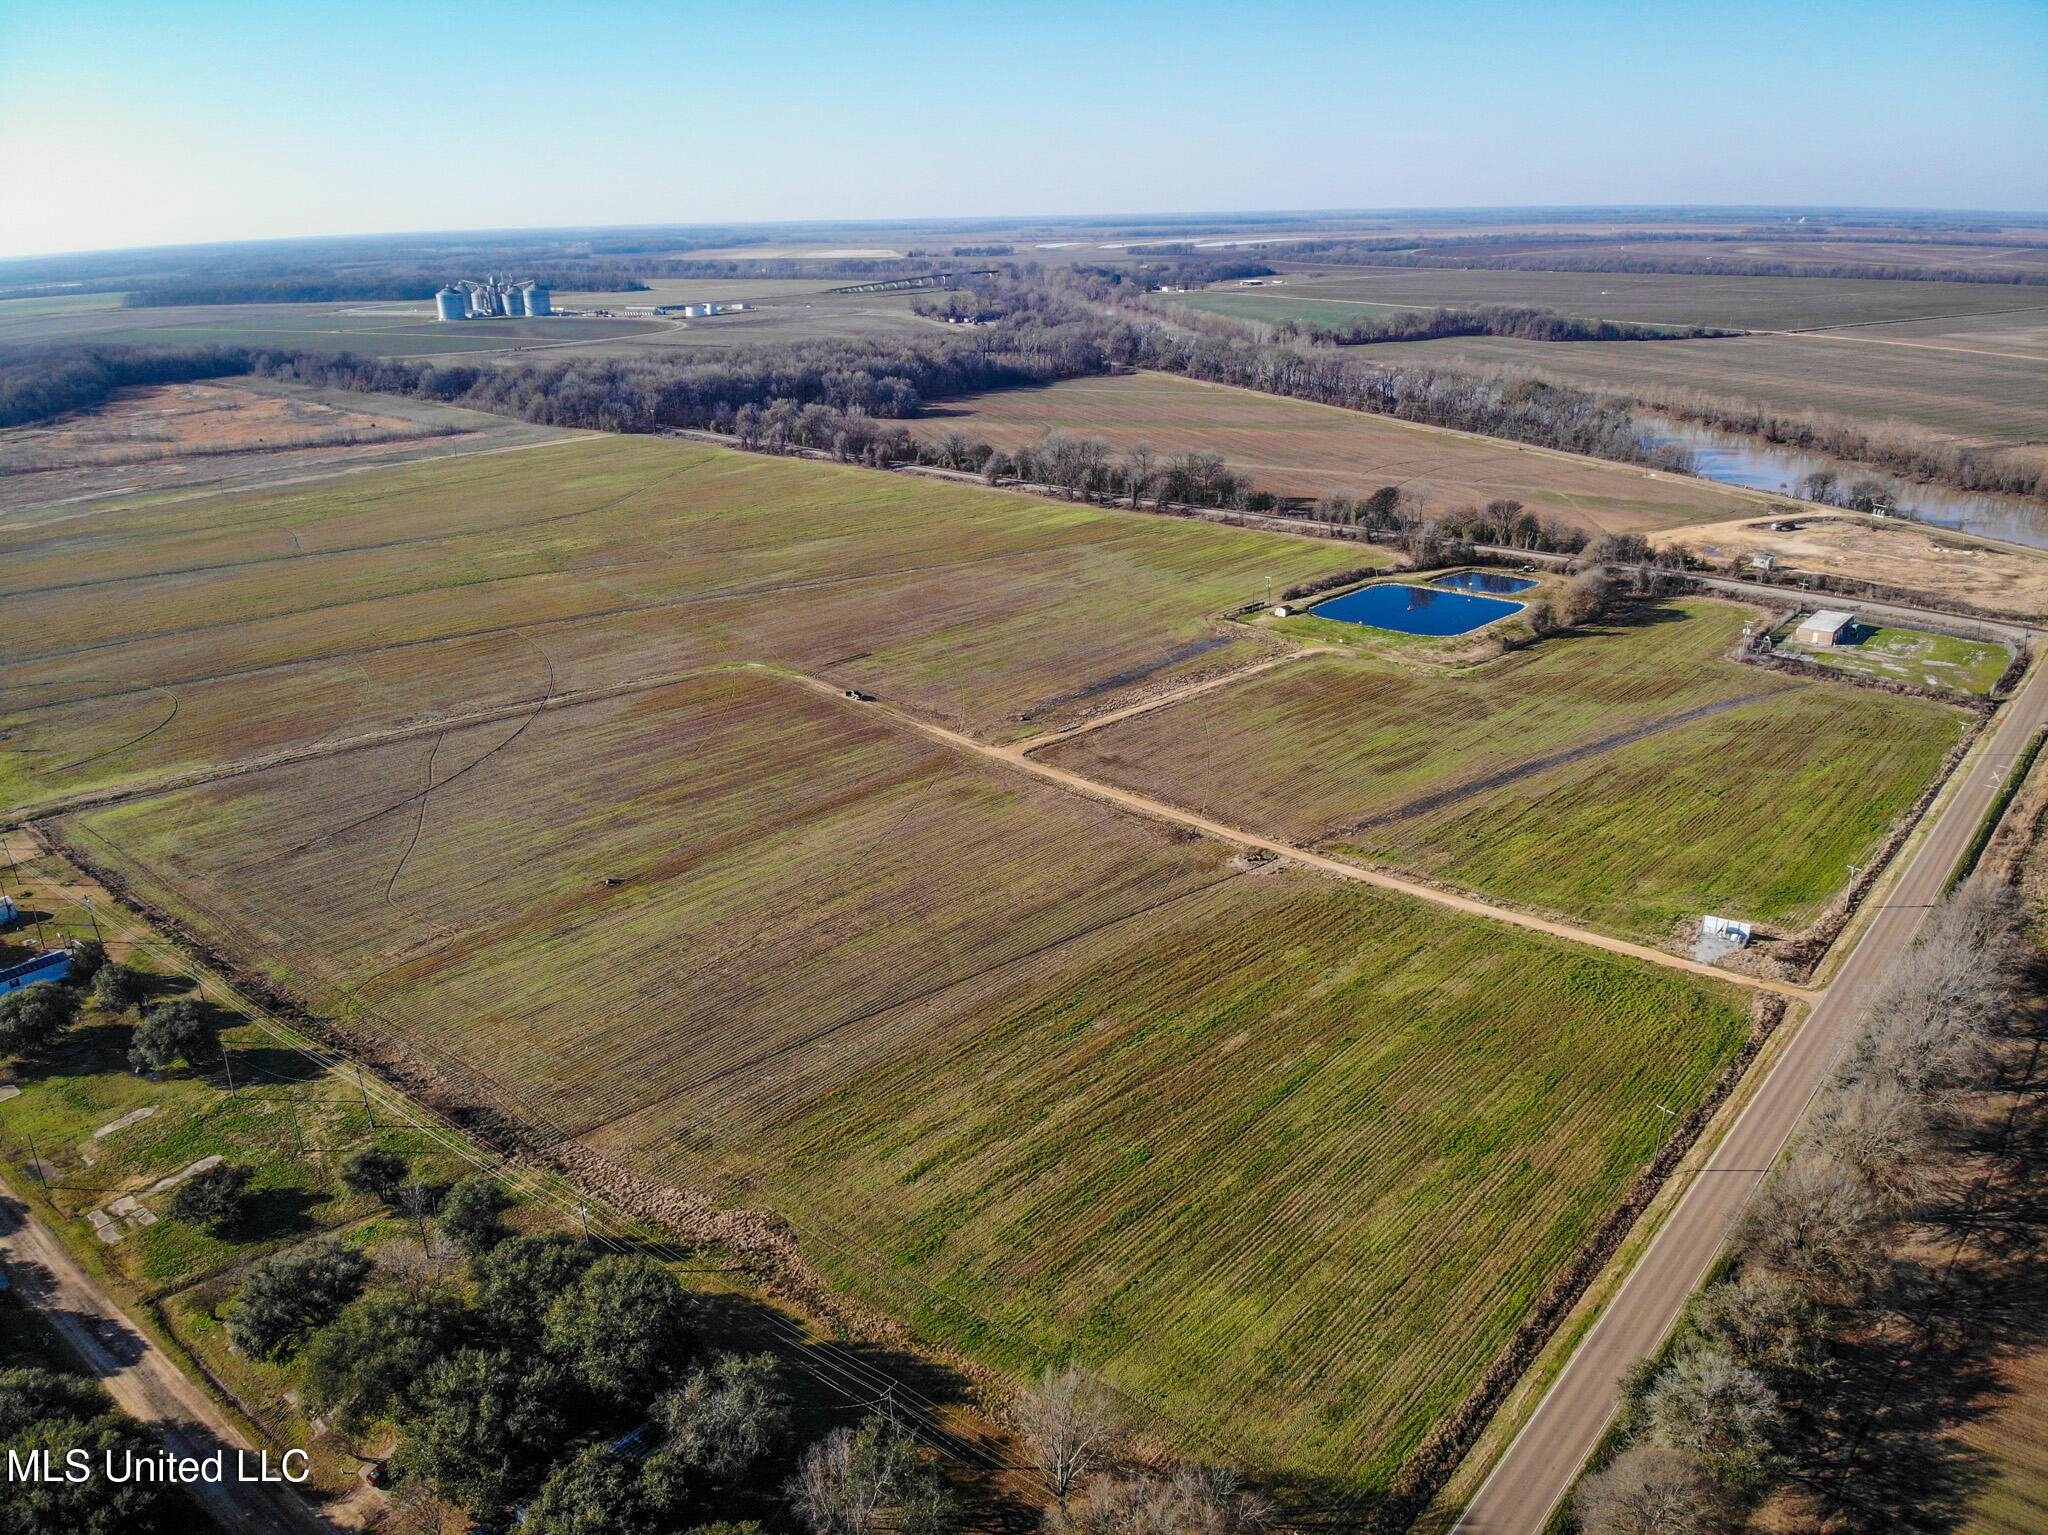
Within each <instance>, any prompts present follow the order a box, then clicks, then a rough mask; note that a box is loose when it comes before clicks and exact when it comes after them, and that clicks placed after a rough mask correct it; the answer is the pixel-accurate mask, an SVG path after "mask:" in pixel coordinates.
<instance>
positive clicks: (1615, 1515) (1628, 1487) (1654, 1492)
mask: <svg viewBox="0 0 2048 1535" xmlns="http://www.w3.org/2000/svg"><path fill="white" fill-rule="evenodd" d="M1576 1502H1577V1509H1578V1515H1579V1523H1580V1525H1581V1526H1582V1527H1583V1528H1584V1530H1585V1532H1586V1535H1721V1532H1723V1531H1727V1530H1732V1529H1734V1528H1735V1527H1736V1519H1737V1517H1738V1513H1739V1510H1738V1505H1737V1503H1736V1500H1735V1499H1734V1497H1733V1496H1732V1495H1731V1494H1730V1493H1729V1492H1728V1489H1727V1488H1725V1487H1723V1486H1721V1485H1720V1484H1719V1483H1717V1482H1716V1481H1715V1480H1714V1479H1713V1478H1712V1477H1711V1476H1709V1475H1707V1473H1706V1471H1705V1470H1704V1469H1703V1468H1702V1467H1701V1466H1700V1463H1699V1462H1698V1461H1697V1460H1695V1459H1694V1458H1693V1457H1692V1456H1690V1455H1688V1454H1686V1453H1685V1452H1684V1451H1683V1450H1671V1449H1665V1448H1662V1447H1660V1446H1657V1445H1638V1446H1636V1447H1635V1448H1634V1449H1632V1450H1627V1451H1624V1452H1623V1453H1622V1454H1620V1455H1618V1456H1616V1457H1615V1461H1614V1464H1613V1465H1611V1466H1609V1467H1608V1468H1607V1469H1606V1470H1605V1471H1602V1472H1601V1473H1600V1474H1599V1475H1598V1476H1593V1477H1589V1478H1587V1480H1586V1482H1585V1484H1584V1485H1583V1486H1582V1487H1580V1488H1579V1492H1578V1497H1577V1500H1576Z"/></svg>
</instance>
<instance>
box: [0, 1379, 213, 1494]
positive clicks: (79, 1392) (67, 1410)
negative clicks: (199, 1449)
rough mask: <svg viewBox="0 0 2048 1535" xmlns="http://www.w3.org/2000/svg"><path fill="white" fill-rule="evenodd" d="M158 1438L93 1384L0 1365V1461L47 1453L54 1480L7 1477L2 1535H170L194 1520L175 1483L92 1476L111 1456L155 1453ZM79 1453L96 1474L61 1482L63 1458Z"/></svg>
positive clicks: (159, 1449)
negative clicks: (61, 1534) (70, 1534)
mask: <svg viewBox="0 0 2048 1535" xmlns="http://www.w3.org/2000/svg"><path fill="white" fill-rule="evenodd" d="M162 1449H163V1446H162V1444H161V1443H160V1442H158V1440H157V1439H156V1438H155V1437H154V1436H153V1435H151V1434H149V1433H148V1432H147V1431H145V1430H144V1429H143V1428H142V1426H141V1425H140V1424H138V1423H136V1422H135V1420H134V1419H132V1418H129V1417H127V1416H126V1415H124V1414H123V1413H121V1412H120V1411H119V1410H118V1409H117V1408H116V1407H115V1406H114V1404H113V1402H112V1401H110V1400H109V1399H108V1397H107V1394H106V1393H105V1392H104V1391H102V1390H101V1389H100V1388H99V1387H98V1386H97V1385H95V1384H94V1383H93V1382H91V1381H89V1380H86V1379H84V1378H82V1377H80V1376H77V1375H64V1374H59V1373H58V1372H56V1371H54V1370H46V1369H39V1368H18V1367H17V1368H0V1458H6V1459H13V1460H14V1461H15V1462H16V1463H17V1464H29V1463H30V1462H29V1459H28V1457H30V1456H32V1455H33V1456H41V1455H48V1456H49V1458H50V1462H51V1464H52V1466H53V1467H54V1468H55V1471H54V1474H55V1475H56V1477H57V1478H58V1480H56V1481H54V1482H52V1481H42V1480H33V1479H18V1480H17V1479H10V1480H9V1481H8V1483H7V1492H6V1495H5V1496H4V1497H0V1535H51V1532H53V1531H58V1530H63V1531H76V1532H80V1535H175V1532H177V1531H182V1530H190V1529H192V1528H194V1527H195V1525H196V1524H197V1523H198V1521H199V1516H198V1511H197V1510H196V1509H194V1508H193V1507H192V1505H191V1504H190V1503H188V1502H187V1501H186V1500H185V1498H184V1497H183V1495H182V1494H180V1493H179V1492H178V1491H177V1490H176V1489H175V1488H173V1487H171V1486H167V1485H165V1484H163V1483H160V1482H116V1481H111V1480H109V1479H108V1478H107V1477H105V1476H103V1475H99V1474H97V1473H98V1472H99V1471H100V1470H101V1468H103V1467H104V1466H105V1464H106V1460H105V1457H106V1456H107V1455H109V1454H112V1455H113V1457H114V1464H115V1465H116V1467H119V1466H120V1465H122V1464H123V1457H124V1456H125V1455H131V1454H132V1455H134V1456H136V1457H137V1458H153V1457H155V1456H156V1455H158V1454H160V1453H161V1452H162ZM74 1450H79V1451H83V1452H84V1453H85V1454H86V1455H87V1457H89V1462H90V1464H91V1465H92V1467H93V1468H94V1471H95V1475H93V1476H92V1477H91V1478H90V1479H89V1480H87V1481H82V1482H70V1481H65V1480H64V1479H63V1477H64V1472H65V1467H66V1464H67V1462H66V1459H65V1457H66V1456H68V1455H70V1454H71V1452H73V1451H74Z"/></svg>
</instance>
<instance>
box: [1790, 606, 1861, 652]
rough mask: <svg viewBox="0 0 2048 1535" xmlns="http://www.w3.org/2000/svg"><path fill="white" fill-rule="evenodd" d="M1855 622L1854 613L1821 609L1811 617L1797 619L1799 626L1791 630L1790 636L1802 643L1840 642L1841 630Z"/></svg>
mask: <svg viewBox="0 0 2048 1535" xmlns="http://www.w3.org/2000/svg"><path fill="white" fill-rule="evenodd" d="M1855 622H1856V615H1855V614H1854V613H1838V612H1835V611H1834V610H1833V609H1823V610H1822V611H1820V612H1818V613H1815V614H1814V615H1813V616H1812V617H1811V618H1802V619H1800V620H1799V627H1798V628H1796V629H1794V630H1793V631H1792V638H1793V639H1795V640H1797V641H1798V642H1799V643H1800V644H1802V645H1835V644H1839V643H1840V642H1841V638H1842V631H1843V630H1844V629H1847V628H1848V627H1849V626H1850V625H1851V624H1853V623H1855Z"/></svg>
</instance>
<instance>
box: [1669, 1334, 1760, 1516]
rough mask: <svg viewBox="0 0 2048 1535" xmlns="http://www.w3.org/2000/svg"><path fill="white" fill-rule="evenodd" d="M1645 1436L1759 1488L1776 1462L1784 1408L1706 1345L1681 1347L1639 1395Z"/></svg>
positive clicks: (1751, 1374)
mask: <svg viewBox="0 0 2048 1535" xmlns="http://www.w3.org/2000/svg"><path fill="white" fill-rule="evenodd" d="M1644 1407H1645V1408H1646V1409H1647V1412H1648V1415H1649V1427H1650V1433H1651V1435H1652V1437H1653V1438H1654V1439H1655V1440H1656V1441H1657V1442H1659V1443H1661V1444H1663V1445H1665V1446H1666V1447H1668V1448H1670V1449H1674V1450H1684V1451H1687V1452H1689V1453H1690V1454H1692V1455H1693V1456H1695V1457H1697V1458H1698V1460H1699V1462H1700V1463H1701V1465H1702V1466H1704V1467H1706V1468H1707V1469H1708V1470H1709V1472H1710V1473H1711V1474H1712V1475H1714V1476H1715V1477H1717V1478H1719V1479H1720V1480H1721V1481H1724V1482H1727V1483H1728V1484H1730V1485H1731V1486H1734V1487H1743V1488H1753V1489H1761V1488H1762V1487H1764V1486H1765V1485H1767V1483H1768V1480H1769V1478H1770V1476H1771V1474H1772V1473H1773V1472H1774V1470H1775V1469H1776V1467H1777V1463H1778V1455H1777V1449H1776V1440H1777V1437H1778V1436H1779V1435H1780V1434H1781V1433H1782V1432H1783V1430H1784V1425H1785V1414H1784V1409H1783V1408H1782V1407H1781V1406H1780V1405H1779V1403H1778V1397H1777V1394H1776V1393H1775V1392H1773V1391H1772V1390H1771V1388H1770V1386H1769V1385H1768V1384H1767V1383H1766V1382H1765V1380H1764V1378H1763V1376H1761V1375H1759V1374H1758V1373H1757V1372H1756V1371H1755V1370H1752V1369H1750V1368H1749V1367H1748V1366H1747V1365H1744V1364H1740V1363H1738V1362H1737V1361H1736V1360H1735V1359H1733V1358H1731V1357H1730V1356H1729V1355H1728V1354H1727V1353H1726V1352H1725V1351H1723V1350H1721V1349H1719V1348H1716V1347H1714V1346H1713V1345H1712V1344H1703V1345H1700V1346H1698V1347H1695V1348H1692V1349H1688V1350H1687V1351H1686V1352H1685V1353H1683V1354H1682V1355H1680V1357H1679V1358H1678V1359H1677V1360H1676V1361H1675V1362H1674V1363H1673V1364H1672V1366H1671V1368H1670V1369H1668V1370H1666V1371H1665V1372H1664V1373H1663V1374H1662V1375H1661V1376H1660V1377H1658V1380H1657V1383H1656V1385H1655V1386H1653V1387H1652V1388H1651V1389H1650V1392H1649V1395H1648V1397H1647V1398H1646V1399H1645V1401H1644Z"/></svg>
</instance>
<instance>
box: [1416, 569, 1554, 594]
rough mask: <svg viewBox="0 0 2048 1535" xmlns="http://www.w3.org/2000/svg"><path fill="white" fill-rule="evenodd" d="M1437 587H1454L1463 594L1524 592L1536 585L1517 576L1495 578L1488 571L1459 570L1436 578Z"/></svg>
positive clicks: (1495, 576)
mask: <svg viewBox="0 0 2048 1535" xmlns="http://www.w3.org/2000/svg"><path fill="white" fill-rule="evenodd" d="M1436 584H1437V585H1438V586H1455V587H1457V588H1458V589H1459V590H1460V591H1464V592H1501V593H1505V592H1526V591H1527V590H1528V589H1529V588H1530V587H1532V586H1534V585H1535V584H1536V583H1535V582H1534V581H1524V580H1522V579H1521V578H1520V577H1519V576H1497V575H1495V574H1494V573H1493V572H1492V571H1490V570H1461V571H1459V572H1458V573H1457V574H1456V575H1452V576H1438V577H1437V578H1436Z"/></svg>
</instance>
